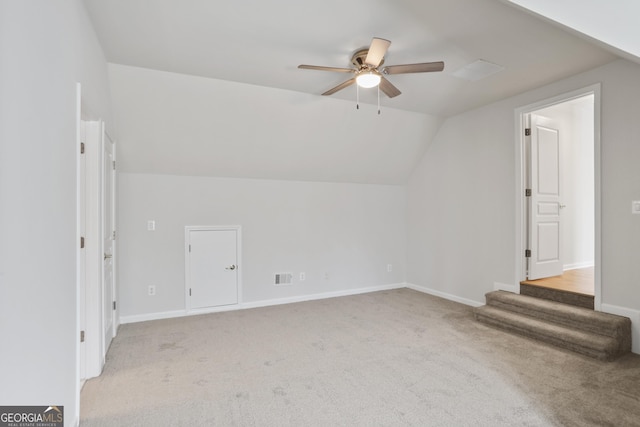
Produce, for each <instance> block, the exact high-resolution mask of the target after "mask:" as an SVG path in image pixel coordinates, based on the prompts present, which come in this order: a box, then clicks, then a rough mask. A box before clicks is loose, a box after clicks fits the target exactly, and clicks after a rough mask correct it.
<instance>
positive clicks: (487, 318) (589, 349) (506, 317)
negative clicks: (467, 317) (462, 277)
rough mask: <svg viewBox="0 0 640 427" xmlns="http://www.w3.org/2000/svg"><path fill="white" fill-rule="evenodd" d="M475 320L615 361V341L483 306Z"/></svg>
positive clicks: (478, 309)
mask: <svg viewBox="0 0 640 427" xmlns="http://www.w3.org/2000/svg"><path fill="white" fill-rule="evenodd" d="M474 314H475V317H476V320H478V321H480V322H482V323H485V324H488V325H492V326H495V327H498V328H501V329H504V330H507V331H510V332H515V333H518V334H520V335H524V336H526V337H529V338H533V339H536V340H538V341H543V342H546V343H549V344H553V345H555V346H557V347H561V348H565V349H567V350H572V351H575V352H577V353H580V354H584V355H586V356H590V357H594V358H596V359H600V360H613V359H615V358H616V357H618V351H619V349H618V342H617V341H616V340H615V338H612V337H606V336H604V335H598V334H594V333H589V332H584V331H580V330H576V329H572V328H568V327H565V326H561V325H557V324H555V323H551V322H548V321H544V320H538V319H535V318H533V317H529V316H527V315H524V314H519V313H515V312H513V311H508V310H503V309H500V308H496V307H492V306H488V305H485V306H483V307H478V308H476V309H475V312H474Z"/></svg>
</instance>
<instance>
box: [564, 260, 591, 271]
mask: <svg viewBox="0 0 640 427" xmlns="http://www.w3.org/2000/svg"><path fill="white" fill-rule="evenodd" d="M594 265H595V264H594V263H593V261H586V262H574V263H573V264H565V265H564V266H563V267H562V269H563V270H564V271H567V270H578V269H580V268H589V267H593V266H594Z"/></svg>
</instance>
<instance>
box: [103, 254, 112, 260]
mask: <svg viewBox="0 0 640 427" xmlns="http://www.w3.org/2000/svg"><path fill="white" fill-rule="evenodd" d="M112 257H113V255H111V254H104V259H109V258H112Z"/></svg>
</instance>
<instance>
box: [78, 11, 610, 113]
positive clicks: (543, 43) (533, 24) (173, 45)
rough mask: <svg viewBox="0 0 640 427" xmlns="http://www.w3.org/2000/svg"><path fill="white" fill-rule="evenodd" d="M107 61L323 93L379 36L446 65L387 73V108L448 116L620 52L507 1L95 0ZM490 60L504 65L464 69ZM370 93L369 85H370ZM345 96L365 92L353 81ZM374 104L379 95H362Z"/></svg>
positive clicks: (417, 58)
mask: <svg viewBox="0 0 640 427" xmlns="http://www.w3.org/2000/svg"><path fill="white" fill-rule="evenodd" d="M85 3H86V5H87V8H88V10H89V13H90V15H91V18H92V20H93V22H94V25H95V28H96V30H97V33H98V36H99V39H100V41H101V43H102V45H103V47H104V49H105V51H106V55H107V59H108V61H109V62H113V63H118V64H125V65H133V66H138V67H144V68H151V69H156V70H164V71H172V72H176V73H183V74H190V75H196V76H203V77H210V78H214V79H221V80H229V81H235V82H242V83H249V84H253V85H259V86H266V87H273V88H279V89H287V90H293V91H299V92H305V93H310V94H318V95H319V94H321V93H323V92H324V91H325V90H327V89H329V88H331V87H333V86H335V85H337V84H338V83H340V82H342V81H344V80H345V75H344V74H340V73H330V72H323V71H308V70H299V69H297V66H298V64H302V63H305V64H312V65H327V66H335V67H348V66H349V65H350V62H349V61H350V58H351V54H352V53H353V52H354V51H356V50H357V49H360V48H362V47H367V46H368V45H369V43H370V41H371V38H372V37H374V36H376V37H382V38H386V39H388V40H391V42H392V44H391V47H390V49H389V51H388V54H387V56H386V58H385V64H386V65H393V64H401V63H416V62H431V61H440V60H442V61H444V62H445V70H444V72H442V73H429V74H409V75H393V76H389V80H391V81H392V82H393V83H394V84H395V85H396V86H397V87H398V88H399V89H400V90H401V91H402V95H400V96H398V97H396V98H393V99H387V98H384V97H383V99H382V103H383V105H384V106H387V107H392V108H399V109H404V110H410V111H415V112H421V113H428V114H432V115H437V116H448V115H452V114H456V113H459V112H461V111H464V110H468V109H471V108H473V107H477V106H479V105H483V104H486V103H489V102H492V101H495V100H497V99H501V98H504V97H507V96H509V95H513V94H516V93H520V92H523V91H525V90H527V89H531V88H534V87H537V86H541V85H544V84H546V83H549V82H552V81H555V80H558V79H560V78H562V77H565V76H569V75H572V74H575V73H578V72H580V71H583V70H586V69H589V68H593V67H595V66H598V65H600V64H603V63H606V62H608V61H611V60H612V59H613V58H614V55H612V54H611V53H609V52H607V51H606V50H604V49H602V48H600V47H598V46H595V45H593V44H591V43H589V42H588V41H586V40H584V39H581V38H579V37H577V36H576V35H574V34H570V33H568V32H566V31H564V30H563V29H561V28H559V27H557V26H554V25H552V24H550V23H548V22H544V21H542V20H540V19H539V18H537V17H535V16H533V15H530V14H527V13H525V12H523V11H522V10H520V9H517V8H515V7H513V6H511V5H510V4H509V3H506V2H502V1H499V0H429V1H421V0H350V1H343V0H323V1H314V2H307V1H298V0H270V1H264V0H235V1H228V2H220V1H210V0H154V1H152V2H151V1H148V0H109V1H104V0H85ZM477 59H483V60H485V61H489V62H491V63H495V64H498V65H500V66H503V67H505V70H504V71H502V72H500V73H497V74H494V75H493V76H490V77H488V78H486V79H483V80H480V81H468V80H463V79H460V78H457V77H455V76H454V72H455V71H456V70H458V69H459V68H461V67H463V66H465V65H467V64H469V63H471V62H473V61H475V60H477ZM362 92H364V91H362ZM333 96H334V97H336V98H341V99H346V100H355V88H354V87H350V88H348V89H345V90H343V91H341V92H339V93H337V94H335V95H333ZM361 96H363V97H364V100H365V101H367V102H375V99H374V98H375V97H372V96H369V97H367V94H363V93H361Z"/></svg>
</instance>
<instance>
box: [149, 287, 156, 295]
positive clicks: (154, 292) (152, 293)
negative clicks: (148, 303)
mask: <svg viewBox="0 0 640 427" xmlns="http://www.w3.org/2000/svg"><path fill="white" fill-rule="evenodd" d="M155 294H156V285H149V296H150V297H152V296H155Z"/></svg>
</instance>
